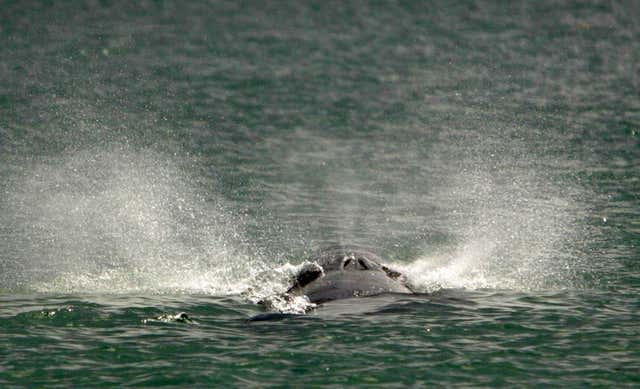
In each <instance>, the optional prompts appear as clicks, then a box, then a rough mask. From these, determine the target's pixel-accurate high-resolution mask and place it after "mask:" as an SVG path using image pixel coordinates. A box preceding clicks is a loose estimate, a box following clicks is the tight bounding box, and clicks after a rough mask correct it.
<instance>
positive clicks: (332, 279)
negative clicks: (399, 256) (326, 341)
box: [287, 246, 413, 304]
mask: <svg viewBox="0 0 640 389" xmlns="http://www.w3.org/2000/svg"><path fill="white" fill-rule="evenodd" d="M311 261H312V264H311V265H310V266H305V267H304V268H303V269H302V270H301V271H300V272H299V273H298V275H297V276H296V278H295V281H294V284H293V286H292V287H291V288H289V290H288V291H287V294H289V295H294V296H295V295H306V296H307V297H308V298H309V300H310V301H311V302H312V303H316V304H319V303H324V302H327V301H331V300H338V299H345V298H352V297H366V296H374V295H378V294H382V293H407V294H408V293H413V292H412V291H411V290H410V289H409V288H408V287H407V286H406V285H405V283H404V277H403V276H402V274H400V273H399V272H397V271H394V270H391V269H389V268H388V267H386V266H384V265H382V264H381V263H380V262H381V259H380V257H378V256H377V255H376V254H374V253H372V252H369V251H367V250H365V249H361V248H358V247H355V246H333V247H329V248H326V249H323V250H320V251H319V252H318V254H317V255H316V256H315V257H314V258H312V260H311Z"/></svg>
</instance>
